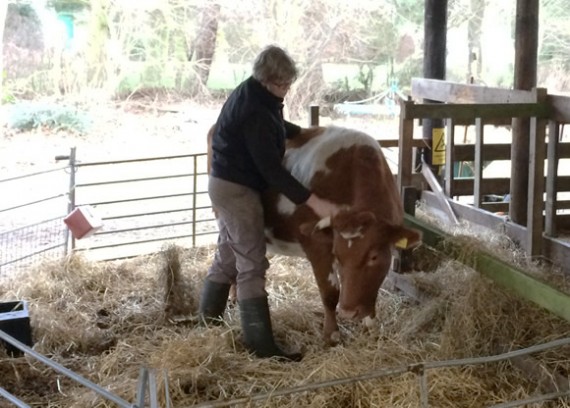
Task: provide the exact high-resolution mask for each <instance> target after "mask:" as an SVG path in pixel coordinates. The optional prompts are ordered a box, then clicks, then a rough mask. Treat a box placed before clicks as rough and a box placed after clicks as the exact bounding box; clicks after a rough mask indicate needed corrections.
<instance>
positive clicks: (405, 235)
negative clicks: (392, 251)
mask: <svg viewBox="0 0 570 408" xmlns="http://www.w3.org/2000/svg"><path fill="white" fill-rule="evenodd" d="M390 238H391V239H390V242H391V243H392V244H394V246H395V247H396V248H398V249H411V248H414V247H416V246H418V245H419V244H420V243H421V241H422V234H421V233H420V232H419V231H418V230H415V229H411V228H407V227H404V226H399V227H395V229H394V230H393V231H391V233H390Z"/></svg>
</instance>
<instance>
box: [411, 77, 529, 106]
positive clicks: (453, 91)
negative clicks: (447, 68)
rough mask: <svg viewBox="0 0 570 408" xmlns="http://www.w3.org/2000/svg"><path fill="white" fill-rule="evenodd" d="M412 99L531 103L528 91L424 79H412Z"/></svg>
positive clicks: (448, 101) (450, 101)
mask: <svg viewBox="0 0 570 408" xmlns="http://www.w3.org/2000/svg"><path fill="white" fill-rule="evenodd" d="M412 96H413V98H414V99H431V100H434V101H440V102H447V103H533V102H535V99H534V95H532V93H531V92H530V91H521V90H513V89H500V88H489V87H487V86H479V85H470V84H462V83H457V82H450V81H442V80H436V79H426V78H412Z"/></svg>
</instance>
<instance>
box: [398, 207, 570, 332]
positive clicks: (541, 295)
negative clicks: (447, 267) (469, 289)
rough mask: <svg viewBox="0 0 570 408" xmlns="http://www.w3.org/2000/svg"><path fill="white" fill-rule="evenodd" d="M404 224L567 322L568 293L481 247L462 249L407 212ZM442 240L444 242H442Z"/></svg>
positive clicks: (466, 263)
mask: <svg viewBox="0 0 570 408" xmlns="http://www.w3.org/2000/svg"><path fill="white" fill-rule="evenodd" d="M404 217H405V223H406V224H407V225H408V226H410V227H412V228H416V229H419V230H420V231H422V233H423V242H424V243H425V244H426V245H429V246H431V247H433V248H435V249H437V250H439V251H441V252H443V253H445V254H446V255H448V256H451V257H454V258H458V257H460V258H461V261H462V263H464V264H465V265H467V266H469V267H472V268H473V269H475V270H476V271H477V272H479V273H481V274H483V275H485V276H487V277H488V278H490V279H491V280H493V281H494V282H496V283H497V284H499V285H500V286H502V287H503V288H505V289H507V290H509V291H511V292H514V293H516V294H517V295H518V296H520V297H521V298H523V299H526V300H528V301H530V302H533V303H535V304H536V305H538V306H540V307H543V308H545V309H546V310H548V311H550V312H552V313H554V314H555V315H557V316H559V317H561V318H563V319H565V320H567V321H570V296H568V295H567V294H565V293H563V292H561V291H559V290H558V289H555V288H553V287H551V286H549V285H547V284H545V283H543V282H541V281H539V280H537V279H535V278H533V277H531V276H529V275H527V274H526V273H524V272H523V271H521V270H519V269H517V268H515V267H514V266H512V265H510V264H508V263H507V262H505V261H503V260H501V259H498V258H496V257H494V256H493V255H491V254H489V253H487V252H486V251H485V250H474V251H462V248H461V246H460V245H458V244H455V243H454V242H453V240H452V239H451V236H449V235H447V234H445V233H444V232H443V231H441V230H439V229H438V228H436V227H434V226H432V225H430V224H428V223H426V222H424V221H421V220H419V219H417V218H415V217H413V216H410V215H408V214H405V215H404ZM444 241H445V245H442V244H443V242H444Z"/></svg>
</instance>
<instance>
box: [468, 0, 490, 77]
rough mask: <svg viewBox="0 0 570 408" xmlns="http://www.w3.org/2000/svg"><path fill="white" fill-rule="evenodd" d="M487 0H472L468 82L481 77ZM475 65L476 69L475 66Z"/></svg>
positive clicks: (469, 29)
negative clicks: (482, 32) (482, 38)
mask: <svg viewBox="0 0 570 408" xmlns="http://www.w3.org/2000/svg"><path fill="white" fill-rule="evenodd" d="M485 1H486V0H471V15H472V17H471V18H470V19H469V23H468V26H467V44H468V51H469V55H468V65H467V82H468V83H473V82H477V81H476V80H478V79H481V71H482V69H483V50H482V49H481V25H482V24H483V18H484V16H485ZM474 65H475V69H474V67H473V66H474Z"/></svg>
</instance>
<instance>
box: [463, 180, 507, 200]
mask: <svg viewBox="0 0 570 408" xmlns="http://www.w3.org/2000/svg"><path fill="white" fill-rule="evenodd" d="M509 186H510V179H509V178H506V177H505V178H485V179H483V180H482V181H481V192H480V193H481V194H482V195H485V194H498V195H504V194H508V193H509ZM452 190H453V195H454V196H466V195H467V196H470V195H473V190H474V181H473V179H472V178H463V179H457V178H456V179H454V180H453V186H452Z"/></svg>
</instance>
